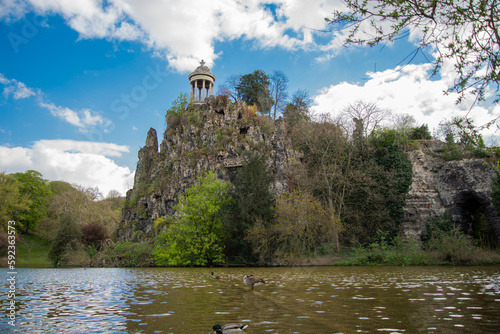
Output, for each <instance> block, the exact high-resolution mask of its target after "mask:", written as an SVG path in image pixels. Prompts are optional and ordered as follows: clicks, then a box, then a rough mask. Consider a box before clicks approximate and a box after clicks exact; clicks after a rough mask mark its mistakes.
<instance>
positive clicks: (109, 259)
mask: <svg viewBox="0 0 500 334" xmlns="http://www.w3.org/2000/svg"><path fill="white" fill-rule="evenodd" d="M153 249H154V246H153V244H152V243H150V242H131V241H119V242H117V243H116V245H114V247H113V248H111V249H110V250H109V251H108V252H107V253H104V254H100V256H99V257H98V258H97V262H98V263H103V260H104V264H105V265H113V266H115V267H148V266H151V265H152V263H153V262H152V261H153V259H152V255H151V254H152V252H153ZM106 255H107V256H106Z"/></svg>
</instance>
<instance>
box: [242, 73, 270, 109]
mask: <svg viewBox="0 0 500 334" xmlns="http://www.w3.org/2000/svg"><path fill="white" fill-rule="evenodd" d="M269 84H270V81H269V76H268V75H267V74H266V73H265V72H264V71H262V70H255V71H253V73H249V74H245V75H242V76H241V77H240V80H239V82H238V84H237V86H236V91H237V93H238V97H239V98H240V99H241V100H242V101H244V102H246V103H247V104H249V105H256V106H257V107H258V109H259V111H260V112H261V113H262V114H268V113H269V112H270V110H271V105H272V97H271V94H270V92H269Z"/></svg>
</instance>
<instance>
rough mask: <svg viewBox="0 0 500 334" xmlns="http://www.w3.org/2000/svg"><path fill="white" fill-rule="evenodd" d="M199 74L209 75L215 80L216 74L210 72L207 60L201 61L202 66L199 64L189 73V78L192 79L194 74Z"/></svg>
mask: <svg viewBox="0 0 500 334" xmlns="http://www.w3.org/2000/svg"><path fill="white" fill-rule="evenodd" d="M197 74H201V75H208V76H209V77H211V78H212V79H213V80H215V75H214V74H213V73H212V72H210V69H209V68H208V66H205V62H204V61H203V60H202V61H201V62H200V66H198V67H197V68H196V69H195V70H194V71H193V72H191V73H190V74H189V80H191V77H192V76H194V75H197Z"/></svg>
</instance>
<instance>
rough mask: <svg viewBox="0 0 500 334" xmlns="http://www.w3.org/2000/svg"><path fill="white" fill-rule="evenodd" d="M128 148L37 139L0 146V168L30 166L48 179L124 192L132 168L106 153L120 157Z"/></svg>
mask: <svg viewBox="0 0 500 334" xmlns="http://www.w3.org/2000/svg"><path fill="white" fill-rule="evenodd" d="M128 151H129V148H128V146H123V145H117V144H112V143H96V142H82V141H74V140H40V141H37V142H35V143H34V144H33V146H32V147H29V148H25V147H12V148H10V147H5V146H0V170H2V171H5V172H7V173H15V172H24V171H26V170H28V169H33V170H36V171H38V172H40V173H42V175H43V177H44V178H45V179H48V180H52V181H56V180H60V181H66V182H68V183H71V184H78V185H82V186H85V187H95V186H97V187H98V188H99V191H100V192H102V193H103V194H104V195H107V193H108V192H109V191H110V190H113V189H114V190H117V191H119V192H120V193H121V194H122V195H125V193H126V191H127V190H128V189H130V188H131V187H132V185H133V181H134V172H131V171H130V169H129V168H128V167H124V166H119V165H118V164H117V163H116V162H115V161H113V160H112V159H110V158H108V157H121V155H122V154H123V153H126V152H128Z"/></svg>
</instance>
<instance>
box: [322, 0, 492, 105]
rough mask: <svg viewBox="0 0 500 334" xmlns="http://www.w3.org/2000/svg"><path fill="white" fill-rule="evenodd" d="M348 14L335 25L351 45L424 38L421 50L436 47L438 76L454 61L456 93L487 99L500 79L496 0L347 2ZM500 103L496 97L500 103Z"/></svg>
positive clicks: (342, 14)
mask: <svg viewBox="0 0 500 334" xmlns="http://www.w3.org/2000/svg"><path fill="white" fill-rule="evenodd" d="M344 2H345V4H346V5H347V7H348V10H349V11H347V12H339V11H337V12H335V14H334V16H333V18H332V19H327V21H329V22H330V23H331V24H332V25H334V26H337V27H339V28H340V29H343V30H344V31H345V30H347V32H346V35H347V36H348V38H347V40H346V44H367V45H370V46H374V45H377V44H379V43H385V42H387V41H394V40H397V39H398V38H402V37H406V36H407V35H408V34H409V33H410V31H418V32H419V33H420V35H419V36H420V48H425V47H427V46H432V47H434V48H435V50H436V51H437V52H436V59H435V61H434V73H437V72H438V71H439V70H440V68H441V67H442V66H443V63H444V61H445V60H451V61H453V62H454V64H455V65H454V66H455V69H456V73H457V76H456V79H455V83H454V85H453V87H451V88H450V91H455V92H458V93H459V94H460V97H459V98H458V101H457V102H460V101H461V100H462V99H463V97H464V94H465V93H466V92H467V91H471V92H472V93H474V94H476V95H477V98H478V99H479V100H481V99H484V98H485V94H486V92H487V90H488V87H489V86H490V84H491V85H494V86H496V91H497V92H498V90H499V80H500V74H499V73H500V72H499V69H500V60H499V54H500V34H499V31H500V29H499V25H500V19H499V18H500V6H499V5H498V2H497V1H496V0H471V1H447V0H411V1H392V0H379V1H366V0H345V1H344ZM499 100H500V94H497V95H496V98H495V101H494V102H495V103H497V102H498V101H499Z"/></svg>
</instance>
